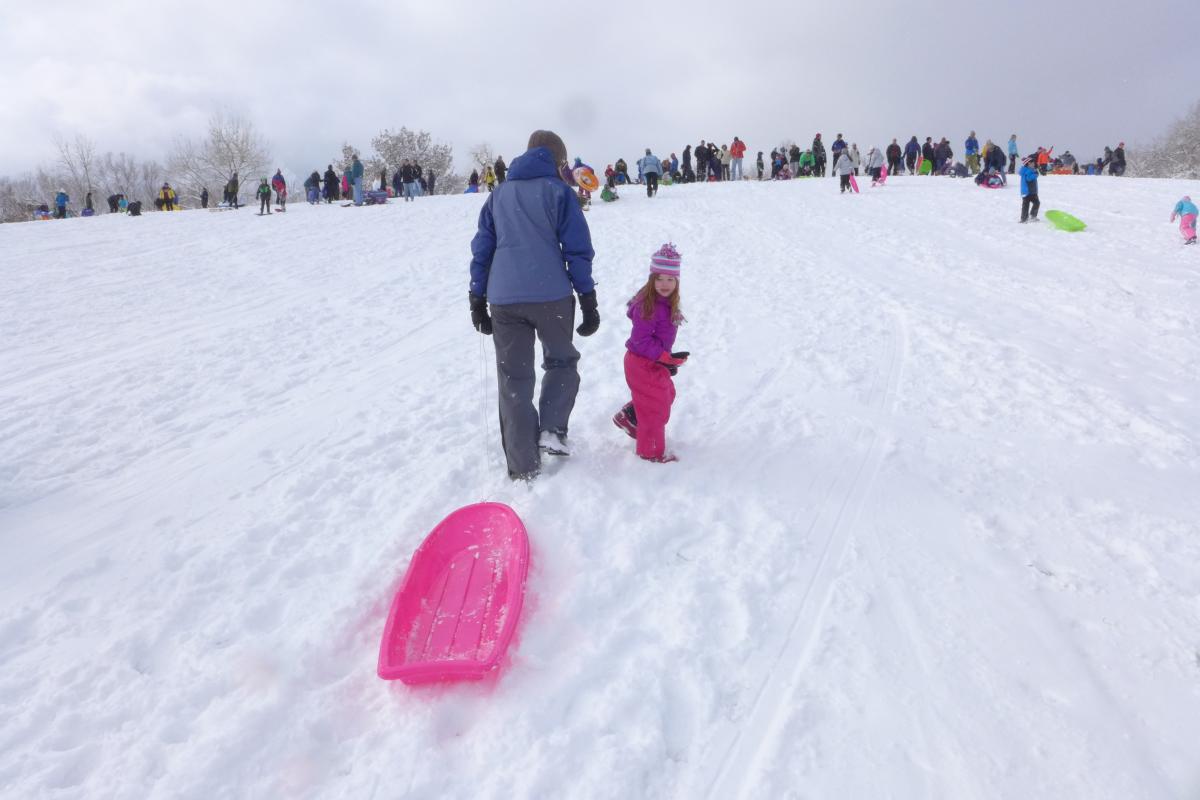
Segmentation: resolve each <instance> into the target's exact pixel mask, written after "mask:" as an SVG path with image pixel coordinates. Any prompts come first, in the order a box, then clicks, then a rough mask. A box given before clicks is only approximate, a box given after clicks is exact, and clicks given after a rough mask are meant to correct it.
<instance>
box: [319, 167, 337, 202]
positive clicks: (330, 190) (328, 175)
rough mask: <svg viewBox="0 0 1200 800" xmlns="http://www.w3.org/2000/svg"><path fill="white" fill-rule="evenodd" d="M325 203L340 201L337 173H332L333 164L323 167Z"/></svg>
mask: <svg viewBox="0 0 1200 800" xmlns="http://www.w3.org/2000/svg"><path fill="white" fill-rule="evenodd" d="M323 177H324V178H325V202H326V203H332V202H333V201H334V200H340V199H341V192H340V191H339V188H338V177H337V173H336V172H334V171H333V164H329V165H328V166H326V167H325V175H324V176H323Z"/></svg>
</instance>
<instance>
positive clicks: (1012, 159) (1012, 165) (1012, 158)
mask: <svg viewBox="0 0 1200 800" xmlns="http://www.w3.org/2000/svg"><path fill="white" fill-rule="evenodd" d="M1019 155H1020V153H1018V152H1017V135H1016V134H1015V133H1014V134H1013V135H1012V136H1010V137H1008V174H1009V175H1016V174H1017V157H1018V156H1019Z"/></svg>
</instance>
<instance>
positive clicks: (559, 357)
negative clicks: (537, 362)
mask: <svg viewBox="0 0 1200 800" xmlns="http://www.w3.org/2000/svg"><path fill="white" fill-rule="evenodd" d="M491 313H492V338H493V340H494V341H495V344H496V380H497V383H498V384H499V394H500V438H501V441H502V442H503V444H504V455H505V457H506V458H507V459H508V472H509V474H510V475H513V476H516V475H527V474H529V473H532V472H536V471H537V470H538V468H539V466H540V465H541V453H540V452H539V451H538V436H539V434H540V433H541V432H542V431H555V432H558V433H566V432H567V425H568V423H569V422H570V419H571V410H572V409H573V408H574V407H575V395H576V393H577V392H578V391H579V370H578V369H577V368H576V365H577V364H578V363H579V351H578V350H576V349H575V346H574V345H573V344H572V343H571V337H572V335H573V334H574V333H575V295H571V296H570V297H564V298H563V299H562V300H553V301H551V302H548V303H514V304H511V305H493V306H492V307H491ZM535 335H536V336H537V338H538V340H539V341H540V342H541V343H542V370H543V371H544V373H545V374H543V375H542V393H541V398H540V399H539V402H538V407H537V408H534V407H533V386H534V380H535V378H536V375H535V373H534V369H533V363H534V357H535V354H534V349H533V339H534V336H535Z"/></svg>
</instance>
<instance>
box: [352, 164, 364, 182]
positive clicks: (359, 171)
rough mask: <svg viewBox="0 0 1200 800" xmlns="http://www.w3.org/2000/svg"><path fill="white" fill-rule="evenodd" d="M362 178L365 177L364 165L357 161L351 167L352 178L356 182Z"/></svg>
mask: <svg viewBox="0 0 1200 800" xmlns="http://www.w3.org/2000/svg"><path fill="white" fill-rule="evenodd" d="M362 176H363V163H362V162H361V161H355V162H354V163H353V164H351V165H350V177H351V178H353V179H354V180H358V179H359V178H361V177H362Z"/></svg>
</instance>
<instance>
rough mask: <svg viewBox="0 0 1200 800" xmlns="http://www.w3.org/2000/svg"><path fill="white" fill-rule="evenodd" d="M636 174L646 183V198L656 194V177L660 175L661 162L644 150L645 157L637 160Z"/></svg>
mask: <svg viewBox="0 0 1200 800" xmlns="http://www.w3.org/2000/svg"><path fill="white" fill-rule="evenodd" d="M637 163H638V174H639V175H641V176H642V179H643V180H645V181H646V197H654V195H656V194H658V176H659V175H661V174H662V161H661V160H659V158H658V156H656V155H654V153H651V152H650V148H649V147H647V148H646V155H644V156H642V157H641V158H639V159H638V162H637Z"/></svg>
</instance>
